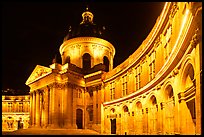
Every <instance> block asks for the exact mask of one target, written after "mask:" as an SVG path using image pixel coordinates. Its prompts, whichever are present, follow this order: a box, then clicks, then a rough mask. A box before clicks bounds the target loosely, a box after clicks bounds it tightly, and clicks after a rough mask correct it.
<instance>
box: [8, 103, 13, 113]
mask: <svg viewBox="0 0 204 137" xmlns="http://www.w3.org/2000/svg"><path fill="white" fill-rule="evenodd" d="M12 107H13V105H12V103H8V112H12Z"/></svg>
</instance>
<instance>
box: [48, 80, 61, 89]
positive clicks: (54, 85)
mask: <svg viewBox="0 0 204 137" xmlns="http://www.w3.org/2000/svg"><path fill="white" fill-rule="evenodd" d="M49 87H50V88H57V89H63V88H65V84H61V83H56V82H54V83H52V84H50V85H49Z"/></svg>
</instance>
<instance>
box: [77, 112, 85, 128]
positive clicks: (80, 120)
mask: <svg viewBox="0 0 204 137" xmlns="http://www.w3.org/2000/svg"><path fill="white" fill-rule="evenodd" d="M76 124H77V128H78V129H82V128H83V111H82V110H81V109H77V111H76Z"/></svg>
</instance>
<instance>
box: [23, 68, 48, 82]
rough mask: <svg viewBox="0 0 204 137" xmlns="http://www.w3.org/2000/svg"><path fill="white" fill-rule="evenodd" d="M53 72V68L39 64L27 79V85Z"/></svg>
mask: <svg viewBox="0 0 204 137" xmlns="http://www.w3.org/2000/svg"><path fill="white" fill-rule="evenodd" d="M50 73H52V69H51V68H48V67H44V66H40V65H37V66H36V67H35V69H34V70H33V72H32V73H31V75H30V77H29V78H28V80H27V81H26V85H29V84H30V83H32V82H34V81H36V80H38V79H40V78H42V77H44V76H46V75H48V74H50Z"/></svg>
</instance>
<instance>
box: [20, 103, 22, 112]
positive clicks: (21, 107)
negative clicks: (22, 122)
mask: <svg viewBox="0 0 204 137" xmlns="http://www.w3.org/2000/svg"><path fill="white" fill-rule="evenodd" d="M19 112H23V103H19Z"/></svg>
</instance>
